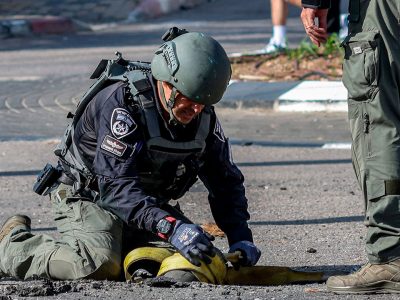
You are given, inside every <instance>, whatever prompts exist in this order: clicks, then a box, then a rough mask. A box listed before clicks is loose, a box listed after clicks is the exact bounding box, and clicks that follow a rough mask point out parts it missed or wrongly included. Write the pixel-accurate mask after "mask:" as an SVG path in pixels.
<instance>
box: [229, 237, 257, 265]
mask: <svg viewBox="0 0 400 300" xmlns="http://www.w3.org/2000/svg"><path fill="white" fill-rule="evenodd" d="M235 251H240V252H241V253H242V256H243V258H242V259H240V260H239V262H238V264H239V265H241V266H254V265H255V264H256V263H257V262H258V260H259V259H260V256H261V251H260V249H258V248H257V247H256V245H254V244H253V243H252V242H249V241H240V242H237V243H235V244H233V245H232V246H231V247H230V248H229V253H232V252H235Z"/></svg>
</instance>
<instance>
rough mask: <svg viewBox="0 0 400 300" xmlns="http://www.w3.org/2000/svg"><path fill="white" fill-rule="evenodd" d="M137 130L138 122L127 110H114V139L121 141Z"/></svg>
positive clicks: (112, 126) (112, 122) (112, 119)
mask: <svg viewBox="0 0 400 300" xmlns="http://www.w3.org/2000/svg"><path fill="white" fill-rule="evenodd" d="M136 128H137V124H136V122H135V121H134V120H133V118H132V116H131V115H130V114H129V112H128V111H127V110H126V109H124V108H115V109H114V111H113V113H112V115H111V132H112V134H113V136H114V137H116V138H117V139H121V138H123V137H125V136H127V135H129V134H131V133H132V132H134V131H135V130H136Z"/></svg>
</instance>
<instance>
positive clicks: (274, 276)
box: [224, 251, 326, 285]
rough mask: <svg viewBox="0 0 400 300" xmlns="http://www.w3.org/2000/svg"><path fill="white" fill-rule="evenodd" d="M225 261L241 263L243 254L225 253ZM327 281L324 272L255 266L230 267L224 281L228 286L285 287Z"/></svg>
mask: <svg viewBox="0 0 400 300" xmlns="http://www.w3.org/2000/svg"><path fill="white" fill-rule="evenodd" d="M224 255H225V259H226V260H228V261H230V262H231V263H237V262H239V261H240V259H241V258H242V257H241V255H242V254H241V252H240V251H236V252H233V253H225V254H224ZM325 280H326V276H325V274H324V273H323V272H300V271H294V270H292V269H290V268H288V267H276V266H253V267H240V268H239V269H238V270H235V269H234V268H232V267H230V268H228V270H227V274H226V277H225V280H224V284H228V285H283V284H292V283H305V282H322V281H325Z"/></svg>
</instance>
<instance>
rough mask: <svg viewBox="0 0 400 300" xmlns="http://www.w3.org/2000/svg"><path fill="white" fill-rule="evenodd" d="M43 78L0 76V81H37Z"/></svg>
mask: <svg viewBox="0 0 400 300" xmlns="http://www.w3.org/2000/svg"><path fill="white" fill-rule="evenodd" d="M42 79H43V77H40V76H0V82H1V81H3V82H4V81H39V80H42Z"/></svg>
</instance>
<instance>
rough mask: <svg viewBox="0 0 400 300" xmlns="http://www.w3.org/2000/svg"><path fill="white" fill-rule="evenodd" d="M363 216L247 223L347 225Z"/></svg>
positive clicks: (252, 223) (250, 223) (361, 219)
mask: <svg viewBox="0 0 400 300" xmlns="http://www.w3.org/2000/svg"><path fill="white" fill-rule="evenodd" d="M363 220H364V217H363V216H346V217H333V218H322V219H309V220H280V221H249V222H248V223H249V225H254V226H264V225H283V226H285V225H311V224H332V223H348V222H362V221H363Z"/></svg>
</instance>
